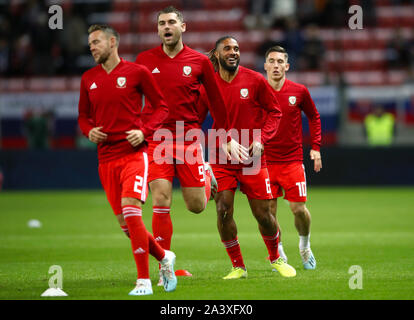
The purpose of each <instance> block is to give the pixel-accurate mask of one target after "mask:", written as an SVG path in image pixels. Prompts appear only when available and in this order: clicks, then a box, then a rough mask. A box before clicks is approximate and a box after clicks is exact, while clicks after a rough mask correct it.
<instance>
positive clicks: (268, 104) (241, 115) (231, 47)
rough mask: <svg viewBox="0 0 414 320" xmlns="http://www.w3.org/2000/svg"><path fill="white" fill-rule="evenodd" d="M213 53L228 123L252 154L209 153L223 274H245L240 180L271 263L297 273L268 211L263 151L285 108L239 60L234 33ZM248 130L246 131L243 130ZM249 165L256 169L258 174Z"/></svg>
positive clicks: (283, 271) (288, 274) (285, 271)
mask: <svg viewBox="0 0 414 320" xmlns="http://www.w3.org/2000/svg"><path fill="white" fill-rule="evenodd" d="M210 59H211V60H212V62H213V65H214V66H215V67H216V70H217V71H218V72H217V73H216V79H217V82H218V84H219V86H220V88H221V90H222V92H223V96H225V102H226V108H227V111H228V117H229V122H228V127H226V128H225V129H226V130H231V131H232V134H233V135H238V136H239V137H240V139H241V140H240V141H241V144H242V145H244V147H246V148H248V149H249V152H250V158H249V159H248V160H247V161H243V162H241V163H240V162H239V163H234V161H233V160H232V161H231V162H228V161H227V162H224V163H223V159H222V158H220V156H219V157H218V158H219V159H216V161H214V163H213V161H212V159H210V162H211V164H212V167H213V171H214V174H215V176H216V179H217V182H218V191H217V195H216V197H215V200H216V206H217V227H218V231H219V234H220V238H221V241H222V243H223V245H224V247H225V249H226V251H227V253H228V255H229V257H230V260H231V263H232V270H231V272H230V273H229V274H228V275H227V276H225V277H224V278H223V279H226V280H227V279H240V278H245V277H247V269H246V266H245V264H244V261H243V257H242V253H241V249H240V244H239V241H238V236H237V226H236V222H235V220H234V207H233V206H234V194H235V190H236V189H237V185H238V183H240V190H241V191H242V192H243V193H245V194H246V196H247V198H248V201H249V204H250V208H251V210H252V213H253V215H254V217H255V218H256V220H257V222H258V226H259V231H260V233H261V235H262V238H263V241H264V243H265V245H266V247H267V250H268V253H269V256H270V263H271V266H272V267H273V268H274V269H276V270H277V271H279V273H280V274H281V275H282V276H284V277H294V276H295V275H296V271H295V269H294V268H293V267H291V266H290V265H288V264H287V263H285V262H284V260H283V259H282V258H281V257H279V253H278V251H277V245H278V244H277V241H278V230H277V225H276V221H275V218H274V216H273V215H272V214H271V213H270V204H269V199H271V198H272V195H271V191H270V184H269V175H268V173H267V169H266V161H265V158H264V156H263V151H264V144H265V143H266V142H267V141H268V140H269V139H271V138H272V137H273V136H274V135H275V134H276V132H277V128H278V125H279V121H280V117H281V112H280V110H279V107H278V102H277V100H276V98H275V96H274V94H273V90H272V88H271V87H270V86H269V84H268V83H267V81H266V79H265V78H264V77H263V76H262V75H261V74H259V73H257V72H255V71H252V70H249V69H247V68H244V67H242V66H239V62H240V49H239V44H238V42H237V40H236V39H234V38H233V37H230V36H225V37H222V38H220V39H219V40H217V42H216V46H215V49H213V50H212V51H211V52H210ZM224 93H225V95H224ZM200 103H202V104H207V103H208V102H207V101H206V94H203V96H202V99H201V102H200ZM200 109H201V110H202V109H203V107H200ZM204 109H205V108H204ZM213 128H215V129H220V125H219V124H217V123H216V122H214V124H213ZM259 129H261V134H259V135H255V134H254V130H259ZM246 131H247V132H248V137H244V136H243V135H244V134H245V133H246ZM210 154H211V153H210ZM254 159H256V161H254ZM250 160H251V161H252V162H253V167H251V168H250V167H249V165H248V163H249V161H250ZM255 164H256V168H254V166H255ZM247 169H250V170H251V169H255V170H254V171H255V174H252V172H251V171H249V170H247Z"/></svg>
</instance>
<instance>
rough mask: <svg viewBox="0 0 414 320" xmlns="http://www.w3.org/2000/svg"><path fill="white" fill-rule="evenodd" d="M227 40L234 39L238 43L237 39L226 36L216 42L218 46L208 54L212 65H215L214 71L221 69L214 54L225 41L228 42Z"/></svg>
mask: <svg viewBox="0 0 414 320" xmlns="http://www.w3.org/2000/svg"><path fill="white" fill-rule="evenodd" d="M227 39H233V40H234V41H236V42H238V41H237V39H236V38H235V37H232V36H224V37H221V38H219V39H218V40H217V41H216V45H215V47H214V49H212V50H210V51H209V52H208V58H209V59H210V61H211V63H212V64H213V67H214V70H216V71H217V70H218V68H219V62H218V60H217V58H216V56H215V55H214V53H215V52H216V50H217V47H218V46H219V45H220V43H222V42H223V41H224V40H227Z"/></svg>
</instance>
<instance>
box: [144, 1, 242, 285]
mask: <svg viewBox="0 0 414 320" xmlns="http://www.w3.org/2000/svg"><path fill="white" fill-rule="evenodd" d="M157 23H158V36H159V37H160V39H161V41H162V44H161V45H160V46H158V47H156V48H153V49H150V50H148V51H145V52H142V53H140V54H139V55H138V56H137V59H136V63H138V64H141V65H144V66H146V67H147V68H148V69H149V71H151V72H152V74H153V75H154V78H155V80H156V82H157V83H158V85H159V87H160V88H161V89H162V92H163V94H164V96H165V98H166V101H167V104H168V107H169V116H168V118H167V119H166V120H165V121H164V124H163V126H162V128H163V129H167V130H168V132H171V133H172V141H170V143H171V144H172V145H173V147H172V148H170V149H169V150H166V151H162V152H159V151H160V149H161V147H163V146H165V141H168V139H166V140H164V141H162V142H161V141H160V140H161V138H160V137H158V139H157V138H156V137H155V136H154V137H150V138H149V151H148V152H149V159H150V171H149V177H148V181H149V186H150V189H151V194H152V201H153V219H152V230H153V234H154V237H155V239H156V240H157V241H158V242H159V243H160V245H161V246H162V247H163V248H164V249H167V250H168V249H170V247H171V238H172V234H173V224H172V220H171V216H170V213H171V212H170V208H171V203H172V182H173V178H174V176H176V177H178V179H179V181H180V184H181V189H182V194H183V198H184V201H185V203H186V206H187V209H188V210H190V211H191V212H193V213H200V212H202V211H203V210H204V208H205V207H206V205H207V202H208V200H209V199H210V198H212V197H213V196H214V193H215V191H216V188H217V183H216V182H215V178H214V176H213V173H212V170H211V168H210V166H209V165H208V164H207V165H206V164H205V163H204V160H203V154H202V153H203V151H202V148H201V147H200V146H199V145H198V146H197V147H195V148H194V144H193V140H185V136H186V135H187V133H188V132H189V131H190V130H192V129H199V130H200V132H201V126H200V123H199V114H198V110H197V101H198V99H199V94H200V92H199V90H200V87H201V85H202V84H203V86H204V88H205V89H206V91H207V94H208V98H209V101H210V102H211V106H212V107H211V108H210V112H211V115H212V117H213V118H214V119H215V120H216V121H217V122H220V126H221V127H222V128H224V127H225V124H226V122H227V113H226V109H225V107H224V101H223V98H222V95H221V92H220V89H219V87H218V85H217V83H216V80H215V77H214V69H213V66H212V65H211V63H210V61H209V59H208V58H207V57H206V56H205V55H203V54H201V53H199V52H197V51H195V50H193V49H191V48H189V47H188V46H186V45H185V44H184V43H183V40H182V34H183V32H185V30H186V24H185V23H184V19H183V16H182V14H181V12H180V11H178V10H177V9H175V8H174V7H171V6H170V7H167V8H165V9H163V10H161V11H160V12H159V13H158V18H157ZM145 103H147V102H145ZM150 111H151V109H150V108H148V113H146V114H148V115H149V117H148V118H150V117H152V115H151V113H150ZM170 140H171V139H170ZM180 142H181V143H180ZM229 144H230V142H229ZM232 146H236V147H235V148H236V149H237V145H236V144H232ZM190 148H194V150H191V149H190ZM189 151H191V153H192V154H195V157H196V158H197V161H195V163H193V164H191V163H190V162H189V161H187V160H188V159H185V157H184V156H183V155H186V154H189ZM235 152H240V150H235ZM161 154H162V156H163V157H164V158H167V159H168V160H170V161H168V163H166V162H167V161H164V163H160V161H159V160H160V155H161ZM159 284H161V282H160V283H159Z"/></svg>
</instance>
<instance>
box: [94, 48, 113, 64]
mask: <svg viewBox="0 0 414 320" xmlns="http://www.w3.org/2000/svg"><path fill="white" fill-rule="evenodd" d="M110 55H111V51H110V50H107V51H105V52H103V53H102V54H101V55H100V56H99V58H98V60H95V61H96V63H97V64H104V63H105V62H106V61H107V60H108V59H109V56H110Z"/></svg>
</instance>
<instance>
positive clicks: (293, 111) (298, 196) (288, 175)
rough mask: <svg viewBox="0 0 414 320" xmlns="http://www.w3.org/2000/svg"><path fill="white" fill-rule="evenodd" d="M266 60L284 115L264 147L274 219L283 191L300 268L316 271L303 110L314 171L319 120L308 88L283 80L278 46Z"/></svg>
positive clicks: (284, 61) (284, 63) (284, 58)
mask: <svg viewBox="0 0 414 320" xmlns="http://www.w3.org/2000/svg"><path fill="white" fill-rule="evenodd" d="M265 58H266V61H265V65H264V68H265V70H266V73H267V79H268V82H269V84H270V85H271V86H272V88H273V89H274V90H275V93H276V97H277V99H278V101H279V103H280V106H281V109H282V114H283V115H282V120H281V121H280V125H279V131H278V134H277V135H275V136H274V137H272V138H271V139H269V140H268V141H267V143H266V144H265V155H266V161H267V169H268V171H269V176H270V182H271V188H272V194H273V197H274V199H273V200H272V201H271V208H272V209H271V210H272V214H273V215H274V216H275V217H276V211H277V198H278V197H281V196H282V195H283V191H282V190H284V192H285V197H284V198H285V199H286V200H288V201H289V206H290V209H291V211H292V213H293V215H294V217H295V227H296V229H297V231H298V233H299V252H300V256H301V258H302V262H303V267H304V268H305V269H308V270H310V269H315V268H316V260H315V257H314V255H313V253H312V250H311V247H310V225H311V215H310V212H309V210H308V208H307V207H306V200H307V195H306V194H307V192H306V176H305V168H304V166H303V163H302V162H303V149H302V111H303V112H304V113H305V115H306V116H307V118H308V120H309V128H310V133H311V144H312V149H311V151H310V158H311V159H312V160H313V161H314V168H313V169H314V170H315V171H316V172H319V171H320V170H321V168H322V160H321V153H320V144H321V121H320V117H319V113H318V110H317V109H316V107H315V104H314V102H313V101H312V98H311V96H310V94H309V91H308V89H307V88H306V87H305V86H304V85H301V84H298V83H295V82H292V81H290V80H288V79H286V72H287V71H288V70H289V62H288V54H287V52H286V50H285V49H284V48H282V47H280V46H275V47H272V48H270V49H269V50H268V51H267V52H266V56H265ZM279 231H280V229H279ZM280 236H281V234H280V233H279V237H280ZM279 241H280V242H279V252H280V253H281V255H283V256H284V259H285V260H286V261H287V257H286V255H285V254H284V251H283V246H282V241H281V240H279Z"/></svg>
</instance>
